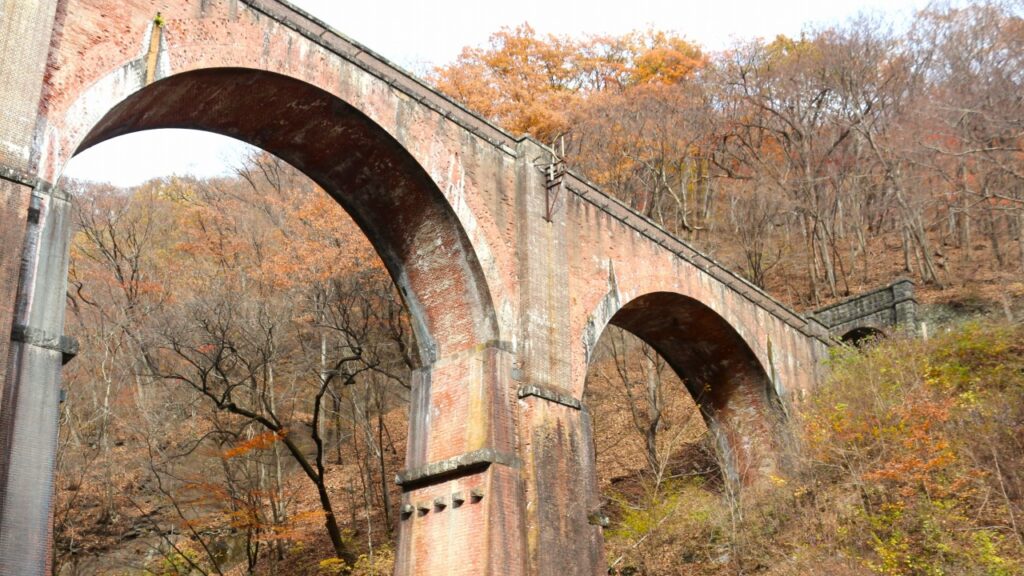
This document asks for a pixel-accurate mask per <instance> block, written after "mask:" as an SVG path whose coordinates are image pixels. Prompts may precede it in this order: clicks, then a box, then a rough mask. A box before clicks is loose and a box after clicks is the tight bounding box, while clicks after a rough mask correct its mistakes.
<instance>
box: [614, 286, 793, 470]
mask: <svg viewBox="0 0 1024 576" xmlns="http://www.w3.org/2000/svg"><path fill="white" fill-rule="evenodd" d="M610 324H612V325H614V326H617V327H619V328H622V329H624V330H626V331H628V332H630V333H632V334H634V335H635V336H637V337H638V338H640V339H641V340H643V341H644V342H646V343H647V344H648V345H650V346H651V347H652V348H654V350H655V351H656V352H658V354H660V355H661V357H662V358H664V359H665V361H666V362H667V363H668V364H669V366H671V367H672V369H673V370H675V372H676V374H678V375H679V377H680V379H681V380H682V381H683V382H684V383H685V385H686V387H687V389H688V390H689V392H690V394H691V395H692V396H693V399H694V401H695V402H696V403H697V405H698V407H699V408H700V410H701V413H702V414H703V416H704V418H705V420H706V421H707V423H708V426H709V428H710V429H711V430H712V431H713V433H714V434H715V435H716V439H717V441H718V443H719V449H720V450H721V451H722V452H723V456H724V463H725V464H726V467H727V470H726V472H727V473H728V474H729V475H730V476H732V477H733V478H734V479H736V480H741V481H743V482H749V481H752V480H754V479H756V478H757V477H759V476H763V474H764V473H767V472H768V471H770V469H771V468H774V466H775V452H776V450H777V449H778V445H779V442H778V441H777V440H778V439H777V438H776V435H777V431H776V424H777V422H778V420H779V418H780V416H781V411H780V409H779V406H780V405H779V403H778V401H777V398H776V397H775V394H774V387H773V386H772V384H771V380H770V379H769V377H768V375H767V374H766V372H765V370H764V368H763V367H762V366H761V364H760V362H759V361H758V360H757V358H756V356H755V355H754V353H753V351H751V350H750V347H749V346H748V345H747V344H746V342H745V341H744V340H743V338H742V337H741V336H740V335H739V334H738V333H737V332H736V330H734V329H733V328H732V326H730V325H729V323H728V322H727V321H726V320H725V319H724V318H722V317H721V316H719V315H718V314H717V313H716V312H714V311H713V310H712V309H711V308H708V307H707V306H705V305H704V304H702V303H700V302H699V301H697V300H694V299H693V298H689V297H687V296H683V295H680V294H675V293H668V292H655V293H651V294H647V295H645V296H641V297H639V298H636V299H635V300H632V301H631V302H629V303H628V304H626V305H625V306H623V307H622V308H621V309H619V310H618V311H617V312H616V313H615V315H614V316H612V318H611V321H610Z"/></svg>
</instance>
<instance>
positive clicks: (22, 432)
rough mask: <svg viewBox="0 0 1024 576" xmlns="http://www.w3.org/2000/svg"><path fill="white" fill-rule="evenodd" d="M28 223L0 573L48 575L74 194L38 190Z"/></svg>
mask: <svg viewBox="0 0 1024 576" xmlns="http://www.w3.org/2000/svg"><path fill="white" fill-rule="evenodd" d="M28 214H29V215H28V221H27V225H26V226H25V242H24V247H23V250H22V258H21V270H20V282H19V287H18V296H17V299H16V306H15V310H14V319H13V323H12V324H13V326H12V329H11V342H10V353H9V356H8V364H7V372H6V383H5V385H4V389H3V398H2V400H0V402H2V403H0V575H2V576H8V575H11V576H13V575H18V576H37V575H43V574H47V573H48V568H49V564H50V561H49V535H50V506H51V500H52V497H53V467H54V457H55V454H56V450H57V418H58V407H59V403H60V369H61V365H62V363H63V359H64V357H65V356H66V355H68V354H71V353H73V347H72V346H70V345H69V342H68V341H67V339H66V338H64V337H62V336H61V334H62V333H63V327H64V298H65V292H66V285H67V254H68V250H67V244H68V240H69V228H70V203H69V201H68V199H66V198H63V197H60V196H58V195H55V194H54V193H45V192H40V191H38V190H37V191H36V192H33V194H32V196H31V206H30V208H29V211H28Z"/></svg>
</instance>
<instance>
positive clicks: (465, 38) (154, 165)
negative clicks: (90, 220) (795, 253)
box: [65, 0, 927, 186]
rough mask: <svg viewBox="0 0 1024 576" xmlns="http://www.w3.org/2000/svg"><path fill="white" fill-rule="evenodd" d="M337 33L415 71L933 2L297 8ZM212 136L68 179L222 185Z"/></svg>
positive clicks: (145, 138) (113, 152) (120, 155)
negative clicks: (482, 52)
mask: <svg viewBox="0 0 1024 576" xmlns="http://www.w3.org/2000/svg"><path fill="white" fill-rule="evenodd" d="M293 3H294V4H296V5H297V6H299V7H300V8H302V9H303V10H306V11H307V12H309V13H311V14H313V15H314V16H316V17H318V18H320V19H321V20H323V21H325V22H327V24H329V25H331V26H332V27H334V28H335V29H336V30H338V31H339V32H341V33H342V34H345V35H347V36H348V37H350V38H352V39H353V40H356V41H357V42H359V43H361V44H363V45H365V46H367V47H368V48H370V49H371V50H374V51H375V52H377V53H378V54H380V55H381V56H383V57H385V58H388V59H389V60H392V61H394V62H396V63H397V64H399V65H401V66H403V67H405V68H407V69H410V70H412V71H414V72H422V71H424V70H428V69H429V68H430V67H431V66H433V65H437V64H444V63H447V62H450V61H452V60H453V59H454V58H455V57H456V56H457V55H458V53H459V52H460V51H461V49H462V48H463V47H464V46H475V45H482V44H484V43H486V42H487V38H488V36H490V35H491V33H493V32H494V31H496V30H498V29H499V28H501V27H502V26H515V25H517V24H521V23H523V22H528V23H529V24H530V25H531V26H533V27H534V29H536V30H537V31H538V32H541V33H552V34H570V35H584V34H601V33H610V34H621V33H624V32H628V31H631V30H636V29H643V28H647V27H655V28H658V29H661V30H672V31H675V32H677V33H679V34H681V35H682V36H684V37H686V38H688V39H690V40H692V41H695V42H697V43H699V44H701V45H702V46H704V47H705V48H706V49H709V50H717V49H721V48H724V47H726V46H728V45H729V44H730V43H731V42H733V41H734V40H736V39H746V38H752V37H762V38H771V37H774V36H775V35H776V34H787V35H790V36H795V35H798V34H799V33H800V31H801V30H803V29H805V28H807V27H808V26H821V25H829V24H834V23H840V22H843V21H845V20H847V19H849V18H851V17H853V16H855V15H856V14H857V13H859V12H864V11H867V12H875V13H881V14H883V15H885V17H886V18H887V19H890V20H894V21H906V20H907V18H908V17H909V16H910V15H911V14H912V13H913V11H914V10H915V9H919V8H922V7H924V6H925V5H926V3H927V2H926V1H925V0H861V1H855V0H782V1H767V0H762V1H756V0H702V1H695V0H674V1H673V0H616V1H614V2H611V1H606V0H592V1H590V2H586V1H578V0H516V1H508V0H497V1H487V0H483V1H481V0H475V1H472V0H430V1H409V0H406V1H401V0H374V1H372V2H362V1H361V2H349V1H339V0H293ZM245 148H246V147H245V146H244V145H243V144H241V143H239V142H237V141H234V140H231V139H229V138H225V137H223V136H216V135H213V134H208V133H203V132H192V131H186V130H153V131H150V132H142V133H137V134H131V135H127V136H121V137H119V138H115V139H113V140H110V141H108V142H105V143H103V144H100V145H98V146H95V147H93V148H91V149H89V150H86V151H85V152H83V153H82V154H80V155H79V156H77V157H75V158H74V159H73V160H72V161H71V162H70V163H69V165H68V167H67V170H66V171H65V175H66V176H69V177H75V178H82V179H88V180H97V181H108V182H112V183H114V184H116V185H119V186H132V185H135V184H138V183H140V182H143V181H145V180H147V179H149V178H154V177H159V176H167V175H171V174H195V175H198V176H213V175H218V174H223V173H224V171H225V167H226V166H228V165H230V164H231V163H233V162H236V161H237V159H238V158H239V156H240V155H241V154H242V153H243V152H244V151H245Z"/></svg>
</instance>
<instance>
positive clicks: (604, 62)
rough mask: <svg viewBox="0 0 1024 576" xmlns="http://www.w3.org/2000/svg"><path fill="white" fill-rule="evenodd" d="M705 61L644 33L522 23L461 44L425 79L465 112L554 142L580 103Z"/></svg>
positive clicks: (668, 39)
mask: <svg viewBox="0 0 1024 576" xmlns="http://www.w3.org/2000/svg"><path fill="white" fill-rule="evenodd" d="M705 64H706V58H705V57H704V55H703V53H702V52H701V50H700V48H699V47H697V46H696V45H695V44H692V43H690V42H687V41H686V40H684V39H682V38H680V37H678V36H674V35H671V34H668V33H665V32H658V31H654V30H649V31H646V32H633V33H630V34H626V35H623V36H590V37H586V38H582V39H575V38H570V37H566V36H553V35H548V36H546V37H541V36H538V35H537V33H536V32H535V31H534V30H533V28H531V27H530V26H529V25H528V24H523V25H520V26H517V27H515V28H502V29H501V30H499V31H498V32H496V33H495V34H493V35H491V38H490V43H489V45H488V46H487V47H485V48H467V49H465V50H463V52H462V54H460V55H459V57H458V58H457V59H456V61H455V63H453V64H450V65H448V66H442V67H439V68H436V69H435V70H434V72H433V74H432V75H431V79H432V80H433V82H434V83H435V84H436V85H437V87H438V88H440V89H441V90H442V91H444V92H447V93H448V94H450V95H452V96H454V97H455V98H457V99H458V100H461V101H462V102H463V103H465V104H466V105H467V106H468V107H469V108H470V109H472V110H475V111H478V112H480V113H482V114H483V115H484V116H487V117H489V118H491V119H492V120H494V121H496V122H498V123H499V124H501V125H502V126H503V127H505V128H506V129H508V130H510V131H512V132H514V133H517V134H524V133H529V134H532V135H533V136H535V137H537V138H539V139H540V140H541V141H543V142H549V143H550V142H552V141H553V140H554V139H555V138H556V137H557V136H559V135H562V134H565V133H566V132H567V131H568V130H569V129H570V128H571V126H572V124H573V120H574V116H575V114H576V112H577V108H578V106H580V104H581V103H583V102H585V101H586V100H588V99H589V98H593V97H594V96H595V95H597V94H600V93H601V92H603V91H605V90H620V89H623V88H626V87H629V86H640V85H644V84H654V83H660V84H674V83H678V82H681V81H683V80H686V79H688V78H690V77H691V76H692V75H693V74H694V72H695V71H696V70H698V69H699V68H702V67H703V66H704V65H705Z"/></svg>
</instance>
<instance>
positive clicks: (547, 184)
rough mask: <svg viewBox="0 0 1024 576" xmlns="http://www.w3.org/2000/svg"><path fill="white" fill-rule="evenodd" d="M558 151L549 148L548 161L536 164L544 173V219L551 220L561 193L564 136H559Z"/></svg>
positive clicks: (564, 168)
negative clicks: (559, 149)
mask: <svg viewBox="0 0 1024 576" xmlns="http://www.w3.org/2000/svg"><path fill="white" fill-rule="evenodd" d="M559 146H560V148H561V152H560V153H556V152H555V151H554V149H553V148H552V150H551V155H550V158H549V161H548V162H547V163H544V164H536V166H537V168H539V169H540V170H541V171H542V172H543V173H544V220H545V221H547V222H551V220H552V218H554V215H555V210H557V208H558V201H559V198H560V197H561V194H562V180H563V179H564V178H565V173H566V167H565V138H564V137H559Z"/></svg>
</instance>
